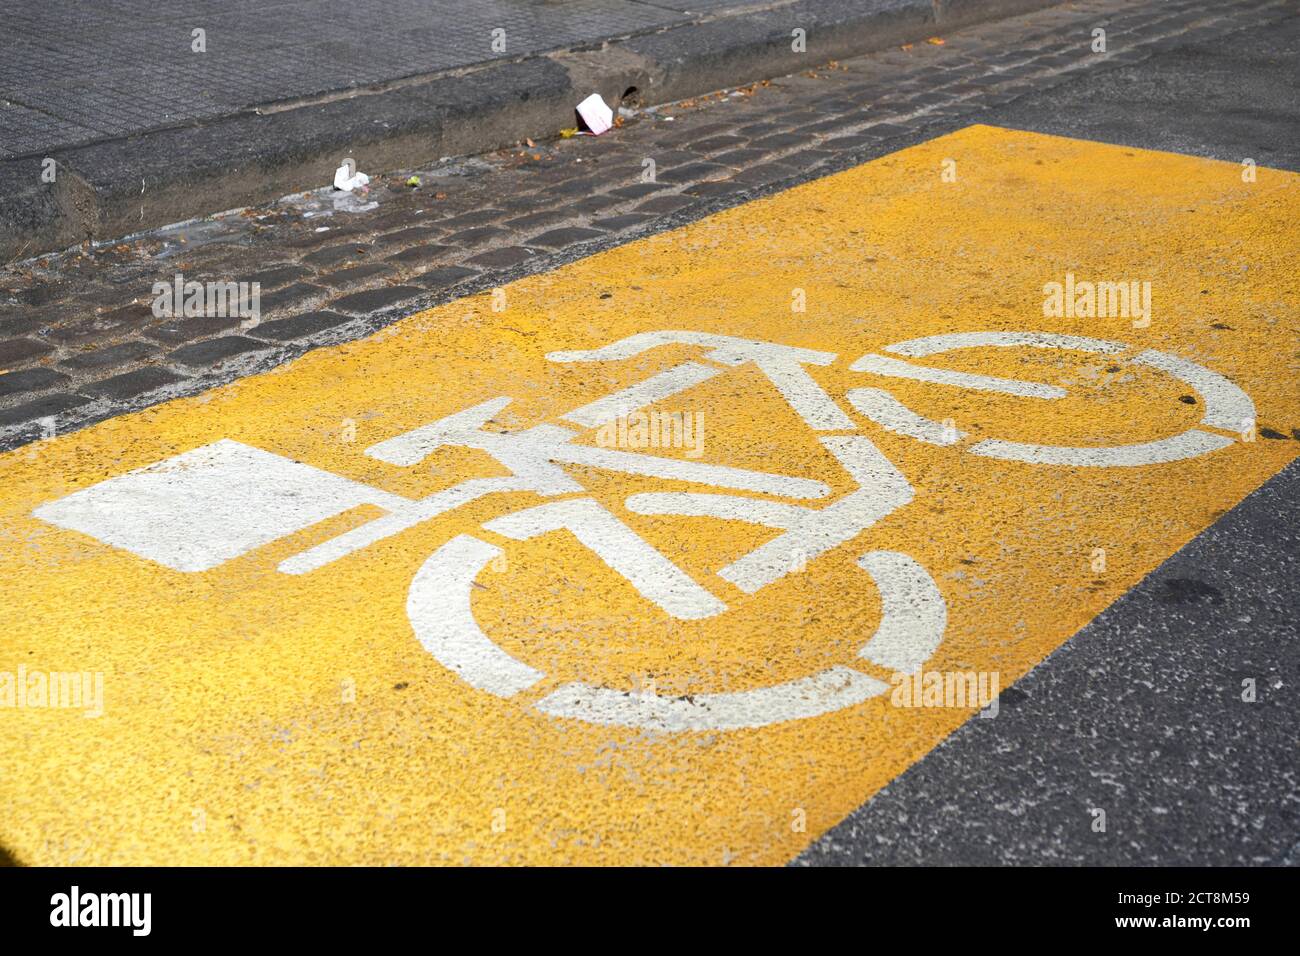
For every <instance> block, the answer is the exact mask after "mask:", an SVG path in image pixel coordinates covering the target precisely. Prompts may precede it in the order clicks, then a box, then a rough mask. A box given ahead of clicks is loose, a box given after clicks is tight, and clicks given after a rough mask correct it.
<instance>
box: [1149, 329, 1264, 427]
mask: <svg viewBox="0 0 1300 956" xmlns="http://www.w3.org/2000/svg"><path fill="white" fill-rule="evenodd" d="M1133 362H1134V364H1136V365H1146V366H1149V367H1150V368H1156V369H1159V370H1160V371H1162V372H1164V373H1166V374H1168V375H1172V376H1173V377H1174V378H1176V379H1178V380H1179V381H1181V382H1183V383H1184V384H1185V385H1187V386H1188V387H1190V388H1192V389H1194V390H1195V391H1197V392H1198V393H1199V394H1200V396H1201V401H1202V402H1203V403H1204V405H1205V415H1204V416H1203V417H1202V418H1201V424H1202V425H1209V426H1210V427H1212V428H1222V429H1225V430H1227V431H1233V432H1240V431H1241V430H1242V428H1243V427H1244V426H1243V422H1253V421H1254V420H1255V403H1254V402H1253V401H1251V399H1250V396H1249V395H1247V394H1246V393H1245V392H1243V391H1242V390H1241V389H1240V388H1238V387H1237V386H1236V385H1234V384H1233V383H1232V382H1230V381H1228V379H1226V378H1224V377H1223V376H1222V375H1220V374H1219V373H1218V372H1212V371H1210V370H1209V369H1208V368H1206V367H1205V366H1204V365H1199V364H1197V363H1196V362H1191V361H1188V360H1187V359H1184V358H1179V357H1178V356H1176V355H1170V354H1169V353H1168V352H1158V351H1156V350H1155V349H1147V350H1146V351H1145V352H1143V353H1141V354H1140V355H1138V356H1137V357H1136V358H1134V359H1133Z"/></svg>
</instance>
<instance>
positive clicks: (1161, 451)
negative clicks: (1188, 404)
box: [969, 428, 1232, 468]
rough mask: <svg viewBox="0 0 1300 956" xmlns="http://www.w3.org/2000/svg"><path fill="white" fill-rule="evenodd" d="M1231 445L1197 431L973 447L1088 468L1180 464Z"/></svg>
mask: <svg viewBox="0 0 1300 956" xmlns="http://www.w3.org/2000/svg"><path fill="white" fill-rule="evenodd" d="M1231 444H1232V439H1231V438H1223V437H1222V436H1220V435H1212V434H1210V433H1209V432H1203V431H1200V430H1198V429H1195V428H1191V429H1188V430H1187V431H1185V432H1183V433H1182V434H1179V435H1174V436H1173V437H1172V438H1162V439H1160V440H1159V441H1150V442H1143V443H1142V444H1135V445H1117V446H1114V447H1101V448H1068V447H1065V446H1060V445H1030V444H1022V443H1021V442H1014V441H1001V440H1000V439H996V438H991V439H988V440H987V441H982V442H979V443H978V444H975V445H972V446H971V447H970V449H969V451H970V453H971V454H972V455H982V456H984V457H985V458H1001V459H1004V460H1006V461H1023V462H1025V463H1027V464H1030V465H1074V466H1078V467H1088V468H1133V467H1138V466H1141V465H1157V464H1161V463H1163V462H1169V461H1181V460H1182V459H1184V458H1195V457H1196V456H1198V455H1205V454H1209V453H1210V452H1212V451H1218V450H1219V449H1220V448H1224V447H1226V446H1228V445H1231Z"/></svg>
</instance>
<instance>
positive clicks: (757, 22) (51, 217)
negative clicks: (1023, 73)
mask: <svg viewBox="0 0 1300 956" xmlns="http://www.w3.org/2000/svg"><path fill="white" fill-rule="evenodd" d="M1060 2H1061V0H876V2H871V3H863V2H861V0H797V2H795V3H792V4H788V5H784V6H778V7H773V8H767V9H760V10H757V11H755V10H753V9H752V8H751V10H749V11H739V12H734V13H731V14H729V15H722V16H719V17H716V18H713V19H707V20H702V21H700V22H696V23H691V24H688V25H684V26H676V27H671V28H668V29H665V30H663V31H660V32H658V33H652V34H647V35H642V36H636V37H631V38H624V39H617V40H611V41H608V42H606V43H605V44H603V45H602V46H601V48H600V49H594V50H572V51H565V52H556V53H551V54H547V55H544V56H536V57H530V58H527V59H523V60H520V61H514V62H504V63H493V64H489V65H486V66H483V67H480V68H477V69H472V70H468V71H459V72H456V73H452V74H446V75H439V76H432V77H429V78H427V79H417V80H414V81H403V82H402V83H401V84H397V85H392V86H390V88H387V89H383V90H375V91H359V92H356V93H352V94H349V95H347V96H346V97H344V98H338V99H332V100H329V99H327V100H326V101H324V102H317V103H313V104H310V105H302V106H297V107H290V108H274V107H272V108H269V109H267V110H265V111H250V112H243V113H238V114H234V115H231V116H226V117H222V118H219V119H217V120H212V121H205V122H203V123H200V124H198V125H192V126H183V127H176V128H168V129H160V130H154V131H151V132H148V133H144V134H142V135H139V136H133V137H128V138H124V139H118V140H109V141H106V142H101V143H94V144H91V145H87V146H80V147H75V148H71V149H66V150H60V151H55V152H53V153H52V154H51V157H52V158H53V159H54V160H55V162H56V163H57V170H58V176H57V179H56V181H55V182H54V183H44V182H42V177H41V172H42V161H43V158H37V157H30V156H29V157H23V158H19V159H11V160H5V161H3V162H0V260H3V261H6V262H8V261H13V260H17V259H24V258H30V257H32V256H36V255H39V254H41V253H46V252H53V251H57V250H60V249H65V248H68V247H69V246H73V245H76V244H78V243H80V242H84V241H86V240H93V241H106V240H111V239H114V238H116V237H119V236H124V235H128V234H130V233H133V232H138V231H141V230H144V229H151V228H155V227H158V226H162V225H166V224H168V223H172V222H178V221H181V220H185V219H189V218H193V217H196V216H202V215H207V214H210V213H214V212H220V211H222V210H226V209H233V208H238V207H241V206H246V205H252V204H255V203H261V202H266V201H269V200H273V199H275V198H278V197H280V196H284V195H287V194H289V193H293V192H298V191H301V190H305V189H311V188H316V187H318V186H320V185H321V184H322V183H326V182H329V181H330V180H331V179H332V177H333V172H334V169H335V168H336V167H337V165H338V163H339V161H340V160H341V159H342V158H343V157H344V156H352V157H354V158H356V160H357V162H358V167H359V168H360V169H363V170H366V171H368V172H371V173H375V172H383V171H386V170H392V169H400V168H408V167H416V166H421V165H426V164H428V163H429V162H431V161H433V160H436V159H437V158H439V157H441V156H450V155H464V154H471V153H478V152H485V151H489V150H493V149H498V148H501V147H503V146H507V145H509V144H511V143H515V142H518V141H519V140H521V139H523V138H524V137H534V138H545V137H548V136H550V135H553V134H554V133H555V132H556V131H557V130H559V129H561V128H563V127H565V126H570V125H573V107H574V105H575V104H576V103H577V102H578V100H579V99H581V98H582V97H583V96H585V95H587V94H588V93H590V92H592V91H596V92H599V93H600V94H601V95H602V96H603V97H604V98H605V100H606V101H607V102H609V103H611V104H618V103H620V102H621V101H622V100H623V99H624V97H625V96H635V98H636V99H637V100H639V101H640V102H641V103H643V104H647V105H650V104H658V103H667V102H672V101H674V100H679V99H684V98H687V97H691V96H697V95H700V94H703V93H708V92H711V91H713V90H717V89H721V88H723V87H734V86H740V85H744V84H747V83H752V82H754V81H757V80H762V79H769V78H771V77H775V76H783V75H785V74H788V73H793V72H796V71H798V70H800V69H804V68H807V67H810V66H814V65H820V64H823V63H826V62H828V61H830V60H835V59H843V58H847V57H849V56H852V55H857V54H862V53H870V52H873V51H877V50H881V49H884V48H886V47H889V46H893V45H896V44H901V43H907V42H912V41H916V40H921V39H924V38H925V37H928V36H932V35H934V34H935V33H937V32H940V31H942V30H951V29H954V28H957V27H961V26H965V25H969V24H972V23H976V22H981V21H986V20H992V19H998V18H1002V17H1007V16H1013V15H1015V14H1019V13H1024V12H1027V11H1029V10H1034V9H1039V8H1042V7H1048V6H1053V5H1056V4H1057V3H1060ZM795 28H800V29H803V30H804V31H805V39H806V52H803V53H795V52H793V50H792V49H791V46H792V42H791V40H792V36H791V31H792V30H794V29H795Z"/></svg>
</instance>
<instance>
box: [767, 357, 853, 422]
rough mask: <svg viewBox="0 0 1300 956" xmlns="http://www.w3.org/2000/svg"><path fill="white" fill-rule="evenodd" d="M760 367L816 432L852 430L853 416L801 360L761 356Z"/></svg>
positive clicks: (782, 395)
mask: <svg viewBox="0 0 1300 956" xmlns="http://www.w3.org/2000/svg"><path fill="white" fill-rule="evenodd" d="M757 364H758V367H759V370H760V371H762V373H763V374H764V375H766V376H767V379H768V381H770V382H771V383H772V384H773V385H775V386H776V390H777V391H778V392H780V393H781V397H782V398H784V399H785V400H786V401H787V402H788V403H789V404H790V407H791V408H793V409H794V411H795V413H796V414H797V415H798V416H799V417H800V418H802V419H803V420H804V424H806V425H807V426H808V427H809V428H811V429H813V430H814V431H836V430H839V429H852V428H853V427H854V425H853V419H851V418H849V416H848V415H846V414H844V410H843V409H842V408H840V407H839V406H838V405H836V404H835V401H834V399H832V398H831V397H830V396H829V395H827V394H826V391H825V390H824V389H823V388H822V387H821V386H820V385H818V384H817V382H816V380H815V379H814V378H813V377H812V376H811V375H809V374H808V372H807V371H805V369H804V367H803V366H802V365H800V364H799V363H798V362H791V361H788V360H785V359H770V358H760V359H758V360H757Z"/></svg>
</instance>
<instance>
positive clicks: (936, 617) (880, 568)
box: [858, 551, 948, 674]
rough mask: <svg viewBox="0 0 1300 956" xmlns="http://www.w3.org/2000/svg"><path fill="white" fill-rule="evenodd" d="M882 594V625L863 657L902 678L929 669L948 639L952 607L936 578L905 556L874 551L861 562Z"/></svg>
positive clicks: (864, 649)
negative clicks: (946, 631)
mask: <svg viewBox="0 0 1300 956" xmlns="http://www.w3.org/2000/svg"><path fill="white" fill-rule="evenodd" d="M858 565H859V566H860V567H861V568H862V569H863V570H865V571H866V572H867V573H868V574H870V575H871V578H872V580H873V581H875V582H876V588H877V589H878V590H879V591H880V626H879V627H878V628H876V633H875V634H874V635H872V638H871V640H869V641H867V643H866V644H865V645H864V646H863V648H862V649H861V650H860V651H858V657H861V658H862V659H863V660H868V661H871V662H872V663H873V664H879V665H880V666H881V667H887V668H889V669H890V670H893V671H897V672H899V673H902V674H910V673H912V672H913V671H915V670H916V669H917V668H919V667H920V666H921V665H922V664H924V663H925V662H926V661H927V660H928V659H929V658H930V655H931V654H933V653H934V652H935V650H936V649H938V647H939V642H940V641H942V640H943V632H944V629H945V628H947V626H948V606H947V604H946V603H945V602H944V600H943V594H941V593H940V591H939V586H938V585H937V584H935V583H934V578H932V577H930V573H929V572H928V571H926V570H925V568H923V567H921V565H919V564H917V563H916V562H915V561H913V560H912V559H911V558H909V557H908V556H907V555H905V554H900V553H899V552H897V551H872V552H870V553H868V554H864V555H863V556H862V557H860V558H858Z"/></svg>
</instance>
